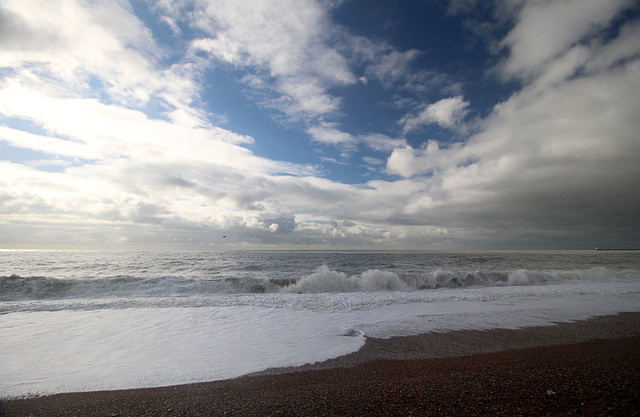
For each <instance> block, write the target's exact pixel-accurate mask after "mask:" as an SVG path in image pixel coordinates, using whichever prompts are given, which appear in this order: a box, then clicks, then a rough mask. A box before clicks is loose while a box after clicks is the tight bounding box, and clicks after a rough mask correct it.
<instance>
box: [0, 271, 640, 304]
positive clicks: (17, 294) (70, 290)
mask: <svg viewBox="0 0 640 417" xmlns="http://www.w3.org/2000/svg"><path fill="white" fill-rule="evenodd" d="M267 276H268V275H267ZM639 276H640V271H637V270H629V271H611V270H609V269H606V268H600V267H599V268H591V269H586V270H573V271H559V270H546V271H545V270H542V271H534V270H526V269H518V270H508V271H497V270H489V271H457V270H448V269H438V270H433V271H424V272H399V273H395V272H391V271H381V270H378V269H372V270H368V271H365V272H363V273H361V274H356V275H351V276H348V275H347V274H346V273H344V272H340V271H336V270H333V269H330V268H329V267H328V266H326V265H323V266H321V267H319V268H318V269H317V270H316V272H314V273H312V274H309V275H307V276H304V277H298V278H296V277H288V278H255V277H242V278H235V277H226V278H221V277H219V276H217V277H215V278H211V279H200V278H188V277H186V278H185V277H175V276H165V277H153V278H141V277H133V276H113V277H106V278H102V277H101V278H83V279H77V278H51V277H43V276H32V277H22V276H19V275H15V274H14V275H10V276H0V301H19V300H45V299H67V298H75V299H77V298H120V297H188V296H196V295H197V296H208V295H224V294H256V293H279V292H286V293H301V294H313V293H348V292H374V291H421V290H431V289H440V288H444V289H446V288H466V287H480V286H485V287H487V286H488V287H490V286H523V285H547V284H554V283H563V282H577V281H586V282H607V281H616V280H621V279H622V280H628V279H631V280H637V279H638V277H639Z"/></svg>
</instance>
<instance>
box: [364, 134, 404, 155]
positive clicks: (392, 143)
mask: <svg viewBox="0 0 640 417" xmlns="http://www.w3.org/2000/svg"><path fill="white" fill-rule="evenodd" d="M359 138H360V140H362V141H363V142H364V143H365V144H366V145H367V146H369V147H370V148H371V149H374V150H376V151H381V152H389V151H392V150H394V149H396V148H399V147H402V146H406V145H407V141H406V140H404V139H394V138H392V137H390V136H387V135H384V134H382V133H368V134H364V135H360V136H359Z"/></svg>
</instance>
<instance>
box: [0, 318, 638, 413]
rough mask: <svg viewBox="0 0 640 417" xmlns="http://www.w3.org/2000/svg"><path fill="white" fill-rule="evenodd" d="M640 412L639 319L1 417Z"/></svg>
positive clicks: (404, 343)
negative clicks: (31, 416)
mask: <svg viewBox="0 0 640 417" xmlns="http://www.w3.org/2000/svg"><path fill="white" fill-rule="evenodd" d="M29 415H33V416H121V417H124V416H163V415H166V416H216V415H242V416H269V415H290V416H294V415H295V416H320V415H325V416H338V415H388V416H392V415H394V416H396V415H433V416H443V415H536V416H538V415H549V416H558V415H589V416H592V415H611V416H635V415H640V313H624V314H619V315H615V316H606V317H599V318H594V319H590V320H586V321H581V322H576V323H563V324H557V325H555V326H546V327H533V328H526V329H519V330H491V331H461V332H450V333H437V334H427V335H420V336H412V337H403V338H393V339H387V340H380V339H369V340H368V341H367V344H366V345H365V347H363V348H362V349H361V350H360V351H359V352H357V353H354V354H351V355H347V356H344V357H341V358H337V359H334V360H331V361H327V362H324V363H321V364H315V365H307V366H304V367H300V368H287V369H276V370H269V371H265V372H262V373H260V374H255V375H250V376H246V377H242V378H238V379H233V380H227V381H216V382H209V383H198V384H189V385H181V386H175V387H163V388H151V389H138V390H122V391H104V392H89V393H71V394H60V395H52V396H46V397H36V398H28V399H21V400H11V401H6V400H5V401H2V402H1V403H0V416H29Z"/></svg>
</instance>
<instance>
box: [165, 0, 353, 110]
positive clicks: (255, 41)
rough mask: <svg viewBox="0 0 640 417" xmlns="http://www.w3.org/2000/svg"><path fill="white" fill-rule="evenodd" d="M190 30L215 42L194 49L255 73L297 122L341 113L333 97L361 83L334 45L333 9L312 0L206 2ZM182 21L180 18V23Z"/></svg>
mask: <svg viewBox="0 0 640 417" xmlns="http://www.w3.org/2000/svg"><path fill="white" fill-rule="evenodd" d="M192 3H193V7H194V8H195V10H196V12H195V13H191V14H187V16H192V18H191V21H190V22H189V23H190V24H192V25H194V26H196V27H197V28H199V29H200V30H202V31H203V32H204V33H207V34H209V35H210V36H211V37H210V38H204V39H198V40H196V41H194V42H193V43H192V48H194V49H196V50H201V51H206V52H208V53H209V54H210V56H211V57H212V58H215V59H219V60H222V61H224V62H227V63H230V64H233V65H235V66H237V67H243V68H245V69H248V70H250V71H253V74H254V76H256V77H259V78H260V79H261V85H262V86H264V87H266V88H268V89H269V90H271V91H275V92H278V93H279V94H280V95H281V96H280V97H279V98H278V99H277V100H269V101H268V102H267V103H268V105H269V106H270V107H273V108H277V109H279V110H281V111H282V112H284V113H285V114H286V115H287V116H288V117H292V118H301V119H305V118H315V117H319V116H322V115H325V114H330V113H332V112H334V111H336V110H337V109H338V108H339V105H340V100H339V99H338V98H336V97H334V96H332V95H331V94H329V93H328V89H329V88H331V87H333V86H341V85H349V84H353V83H355V82H356V81H357V77H356V76H355V75H353V74H352V73H351V71H350V69H349V66H348V63H347V60H346V59H345V57H344V56H342V55H341V54H340V53H339V52H338V51H337V50H336V48H334V47H333V46H332V45H331V41H330V40H331V37H332V30H333V29H332V26H331V24H330V22H329V20H328V12H329V8H328V5H327V4H325V3H321V2H316V1H312V0H305V1H304V2H303V3H300V2H298V1H291V0H269V1H243V2H236V1H214V0H212V1H200V0H194V1H193V2H192ZM179 17H180V16H174V18H176V19H177V18H179Z"/></svg>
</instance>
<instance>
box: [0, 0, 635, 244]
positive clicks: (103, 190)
mask: <svg viewBox="0 0 640 417" xmlns="http://www.w3.org/2000/svg"><path fill="white" fill-rule="evenodd" d="M639 160H640V3H639V2H637V1H631V0H615V1H611V0H482V1H481V0H424V1H419V0H415V1H403V2H396V1H390V0H386V1H383V0H371V1H369V0H367V1H363V0H344V1H340V0H326V1H323V0H243V1H235V0H155V1H154V0H132V1H126V0H56V1H50V0H2V2H1V3H0V247H1V248H58V247H64V248H121V249H127V248H130V249H152V248H158V249H175V250H179V249H203V250H208V249H220V248H222V249H224V248H248V249H250V248H265V249H270V248H302V249H316V248H318V249H425V250H445V249H448V250H456V249H592V248H594V247H596V246H599V247H610V248H614V247H616V248H620V247H627V248H629V247H634V248H635V247H640V162H639Z"/></svg>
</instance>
